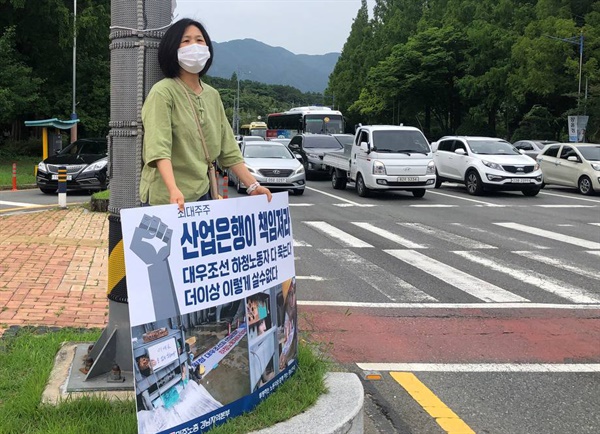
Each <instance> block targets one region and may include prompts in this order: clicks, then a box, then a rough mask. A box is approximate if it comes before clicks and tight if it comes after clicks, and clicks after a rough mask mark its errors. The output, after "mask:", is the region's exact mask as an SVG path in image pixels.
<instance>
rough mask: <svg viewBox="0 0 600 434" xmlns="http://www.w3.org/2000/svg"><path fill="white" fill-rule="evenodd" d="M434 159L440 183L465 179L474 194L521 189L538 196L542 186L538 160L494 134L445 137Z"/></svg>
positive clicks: (440, 141) (437, 183)
mask: <svg viewBox="0 0 600 434" xmlns="http://www.w3.org/2000/svg"><path fill="white" fill-rule="evenodd" d="M433 161H434V162H435V167H436V172H437V173H436V175H437V180H436V187H439V186H440V185H441V184H442V182H444V181H453V182H464V183H465V185H466V186H467V191H468V192H469V194H473V195H479V194H481V193H483V192H484V191H485V190H519V191H521V192H523V194H524V195H525V196H535V195H536V194H538V193H539V192H540V189H541V188H542V181H543V179H542V171H541V170H540V166H539V165H538V164H537V162H536V161H534V160H533V159H532V158H530V157H528V156H526V155H523V154H521V153H520V152H519V151H518V150H517V149H516V148H515V147H514V146H513V145H511V144H510V143H508V142H507V141H505V140H502V139H498V138H494V137H467V136H447V137H442V138H441V139H440V140H438V145H437V149H436V150H435V152H434V153H433Z"/></svg>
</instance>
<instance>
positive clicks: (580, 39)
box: [544, 31, 583, 108]
mask: <svg viewBox="0 0 600 434" xmlns="http://www.w3.org/2000/svg"><path fill="white" fill-rule="evenodd" d="M544 36H546V37H547V38H550V39H557V40H559V41H563V42H567V43H569V44H573V45H579V87H578V89H577V108H579V103H580V101H581V71H582V69H583V31H581V33H580V34H579V36H573V37H571V38H558V37H556V36H550V35H544Z"/></svg>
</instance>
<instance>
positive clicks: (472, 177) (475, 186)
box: [465, 170, 483, 196]
mask: <svg viewBox="0 0 600 434" xmlns="http://www.w3.org/2000/svg"><path fill="white" fill-rule="evenodd" d="M465 185H466V186H467V192H468V193H469V194H472V195H473V196H479V195H480V194H481V193H483V184H482V183H481V178H480V177H479V173H477V171H475V170H471V171H469V172H468V173H467V177H466V180H465Z"/></svg>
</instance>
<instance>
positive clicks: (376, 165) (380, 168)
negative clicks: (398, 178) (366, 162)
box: [373, 160, 386, 175]
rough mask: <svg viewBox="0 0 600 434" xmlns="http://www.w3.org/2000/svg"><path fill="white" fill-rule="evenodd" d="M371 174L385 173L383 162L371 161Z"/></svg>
mask: <svg viewBox="0 0 600 434" xmlns="http://www.w3.org/2000/svg"><path fill="white" fill-rule="evenodd" d="M373 175H386V172H385V164H383V163H382V162H381V161H377V160H375V161H373Z"/></svg>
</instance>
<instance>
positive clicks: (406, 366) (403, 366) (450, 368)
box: [356, 363, 600, 372]
mask: <svg viewBox="0 0 600 434" xmlns="http://www.w3.org/2000/svg"><path fill="white" fill-rule="evenodd" d="M356 366H358V368H359V369H362V370H363V371H400V372H600V363H357V364H356Z"/></svg>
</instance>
